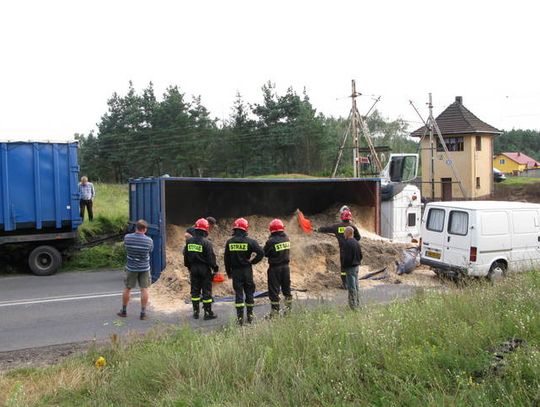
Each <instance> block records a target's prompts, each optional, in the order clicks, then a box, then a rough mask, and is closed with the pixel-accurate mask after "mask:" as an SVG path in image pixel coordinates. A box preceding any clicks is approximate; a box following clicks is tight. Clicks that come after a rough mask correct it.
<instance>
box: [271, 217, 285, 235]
mask: <svg viewBox="0 0 540 407" xmlns="http://www.w3.org/2000/svg"><path fill="white" fill-rule="evenodd" d="M268 229H270V233H274V232H283V231H284V230H285V225H283V222H282V221H281V220H280V219H274V220H273V221H272V222H270V225H268Z"/></svg>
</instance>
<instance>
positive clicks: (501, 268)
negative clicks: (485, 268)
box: [487, 261, 506, 282]
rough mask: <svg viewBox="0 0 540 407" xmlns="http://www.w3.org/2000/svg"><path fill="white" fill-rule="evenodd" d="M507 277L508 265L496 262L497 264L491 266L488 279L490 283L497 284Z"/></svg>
mask: <svg viewBox="0 0 540 407" xmlns="http://www.w3.org/2000/svg"><path fill="white" fill-rule="evenodd" d="M505 276H506V264H504V263H502V262H500V261H496V262H495V263H493V264H492V265H491V268H490V269H489V272H488V275H487V278H488V280H489V281H491V282H495V281H497V280H500V279H501V278H503V277H505Z"/></svg>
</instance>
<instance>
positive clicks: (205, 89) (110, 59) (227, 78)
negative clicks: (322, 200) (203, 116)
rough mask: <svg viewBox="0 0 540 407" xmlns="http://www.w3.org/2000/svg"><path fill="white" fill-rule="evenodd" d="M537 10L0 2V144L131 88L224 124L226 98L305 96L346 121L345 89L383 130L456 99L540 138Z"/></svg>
mask: <svg viewBox="0 0 540 407" xmlns="http://www.w3.org/2000/svg"><path fill="white" fill-rule="evenodd" d="M538 15H540V3H538V2H536V1H534V0H531V1H522V0H513V1H496V0H495V1H482V0H474V1H472V0H467V1H462V0H454V1H445V2H442V1H434V0H431V1H419V0H408V1H389V0H377V1H362V0H356V1H339V0H334V1H303V0H296V1H295V0H289V1H282V0H272V1H262V0H261V1H257V0H251V1H242V0H227V1H223V0H221V1H207V0H198V1H189V2H184V1H178V0H177V1H161V0H153V1H137V0H131V1H123V0H108V1H102V0H93V1H87V2H81V1H74V0H71V1H56V0H48V1H26V0H18V1H14V0H12V1H8V0H4V1H1V2H0V139H3V140H6V139H8V140H15V139H17V140H70V139H72V138H73V134H74V133H84V134H87V133H88V132H89V131H91V130H92V129H95V128H96V123H97V122H99V120H100V117H101V116H102V115H103V114H104V113H105V112H106V111H107V105H106V102H107V99H108V98H109V97H110V96H111V95H112V94H113V92H118V93H120V94H123V93H125V92H126V90H127V88H128V82H129V81H130V80H131V81H133V83H134V86H135V87H136V88H137V89H139V90H142V89H143V88H144V87H146V86H147V85H148V83H149V82H150V81H151V82H153V84H154V88H155V91H156V95H161V94H162V93H163V91H164V89H165V88H166V87H167V86H169V85H178V86H179V87H180V89H181V90H182V91H183V92H185V93H186V94H187V95H188V96H189V95H201V96H202V101H203V104H204V105H205V106H206V107H207V108H208V109H209V110H210V111H211V113H212V115H213V116H214V117H217V118H218V119H226V118H227V117H228V116H229V114H230V111H231V106H232V103H233V100H234V97H235V94H236V93H237V92H240V93H241V94H242V95H243V97H244V99H245V100H246V101H248V102H252V103H253V102H259V101H260V100H261V95H262V94H261V90H260V89H261V86H262V85H263V84H264V83H265V82H267V81H268V80H270V81H272V82H275V83H276V85H277V88H278V91H279V92H280V93H283V92H284V91H285V90H286V88H287V87H289V86H292V87H293V88H294V89H295V90H296V91H297V92H298V93H301V92H302V90H303V89H304V87H305V88H306V89H307V93H308V95H309V96H310V99H311V101H312V103H313V105H314V106H315V107H316V108H317V110H318V111H320V112H322V113H324V114H325V115H333V116H347V114H348V112H349V109H350V99H349V98H347V95H349V94H350V93H351V90H350V86H351V79H355V80H356V84H357V90H358V91H360V92H361V93H362V94H363V95H364V96H362V97H360V98H359V100H358V104H359V110H360V111H361V112H366V111H367V110H368V109H369V107H370V106H371V104H372V103H373V97H374V96H373V95H375V96H381V101H380V102H379V103H378V105H377V109H378V110H379V111H380V112H381V113H382V114H383V116H385V117H388V118H390V119H395V118H402V119H404V120H407V121H409V125H410V130H411V131H413V130H415V129H416V128H417V127H419V126H420V124H421V123H420V119H419V118H418V116H417V115H416V113H415V112H414V110H413V109H412V107H411V106H410V104H409V100H412V101H413V102H414V103H415V105H416V106H417V107H418V108H419V110H420V111H421V113H422V115H423V116H424V117H425V116H426V115H427V107H426V102H427V98H428V93H429V92H431V93H432V94H433V101H434V113H435V115H437V114H438V113H440V112H441V111H442V110H443V109H444V108H446V106H448V105H449V104H450V103H452V102H453V101H454V98H455V96H457V95H459V96H463V103H464V105H465V106H466V107H467V108H468V109H469V110H471V111H472V112H473V113H474V114H476V115H477V116H478V117H479V118H480V119H482V120H484V121H486V122H488V123H489V124H491V125H493V126H495V127H497V128H500V129H506V130H510V129H512V128H533V129H540V80H539V72H540V53H539V51H538V42H539V40H540V28H539V25H538V21H537V20H538Z"/></svg>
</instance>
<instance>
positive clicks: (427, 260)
mask: <svg viewBox="0 0 540 407" xmlns="http://www.w3.org/2000/svg"><path fill="white" fill-rule="evenodd" d="M421 237H422V240H421V251H420V263H421V264H425V265H428V266H430V267H432V268H433V269H434V270H435V272H436V273H444V272H445V273H450V274H451V275H454V276H459V275H469V276H479V277H482V276H487V277H490V278H494V277H498V276H500V275H504V274H505V273H506V271H507V270H508V271H524V270H531V269H534V268H537V267H539V266H540V205H538V204H532V203H523V202H504V201H454V202H433V203H429V204H428V205H427V206H426V210H425V211H424V216H423V217H422V232H421Z"/></svg>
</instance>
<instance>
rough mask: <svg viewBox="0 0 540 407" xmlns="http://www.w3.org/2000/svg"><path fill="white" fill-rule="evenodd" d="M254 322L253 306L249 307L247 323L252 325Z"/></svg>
mask: <svg viewBox="0 0 540 407" xmlns="http://www.w3.org/2000/svg"><path fill="white" fill-rule="evenodd" d="M252 322H253V305H252V306H251V307H247V323H248V324H251V323H252Z"/></svg>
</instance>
